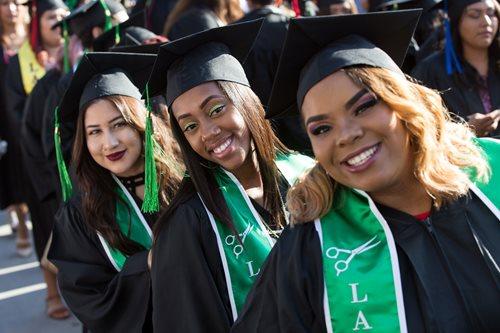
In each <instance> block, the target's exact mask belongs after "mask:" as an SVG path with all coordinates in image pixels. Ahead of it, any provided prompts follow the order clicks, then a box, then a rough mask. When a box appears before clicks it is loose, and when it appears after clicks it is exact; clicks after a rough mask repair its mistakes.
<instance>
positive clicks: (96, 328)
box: [48, 53, 182, 332]
mask: <svg viewBox="0 0 500 333" xmlns="http://www.w3.org/2000/svg"><path fill="white" fill-rule="evenodd" d="M154 60H155V56H153V55H151V56H150V55H134V54H121V53H111V54H109V53H96V54H93V53H87V54H86V55H85V56H84V57H83V58H82V60H81V62H80V64H79V67H78V69H77V71H76V72H75V74H74V76H73V79H72V81H71V83H70V86H69V88H68V90H67V91H66V94H65V96H64V98H63V100H62V102H61V112H60V113H61V115H60V117H61V124H57V125H56V126H57V128H58V129H59V128H61V129H63V133H61V134H63V135H62V137H63V138H65V139H64V140H63V141H64V142H63V144H65V145H67V144H68V142H67V138H70V137H72V136H73V135H72V133H67V131H66V130H65V129H68V128H75V125H76V133H75V135H74V144H73V153H72V161H71V162H72V163H71V165H72V167H73V168H74V170H75V173H76V180H77V182H75V188H76V191H75V192H76V193H75V194H74V195H73V196H71V198H69V199H68V201H67V202H66V203H65V204H64V206H63V207H62V208H61V209H60V210H59V212H58V216H57V222H56V225H55V228H54V232H53V239H52V246H51V248H50V252H49V255H48V258H49V260H51V261H52V262H53V263H54V265H55V266H56V267H57V268H58V270H59V275H58V281H59V286H60V289H61V293H62V295H63V296H64V298H65V300H66V302H67V304H68V306H69V307H70V309H71V310H72V311H73V313H75V315H76V316H77V317H78V319H80V320H81V321H82V322H83V323H84V325H85V326H86V327H88V328H89V329H90V330H92V332H124V331H126V332H150V331H151V330H152V328H151V320H150V316H151V306H150V275H149V269H148V264H147V262H148V255H149V253H150V251H149V250H150V248H151V246H152V231H151V230H152V229H153V226H154V224H155V222H156V218H157V214H156V212H153V213H151V212H149V213H143V212H141V210H140V208H139V207H141V204H142V203H143V201H145V193H151V192H148V186H149V184H145V179H146V178H147V172H146V174H145V154H144V152H145V144H144V142H146V141H147V140H146V136H147V133H146V132H147V131H146V128H147V127H148V126H147V121H149V120H147V119H150V120H151V121H152V125H153V128H154V130H155V131H154V134H152V135H153V137H154V140H155V143H156V146H155V150H154V152H153V163H154V167H155V168H156V171H157V176H156V179H155V180H156V181H157V183H158V185H159V189H160V191H159V193H158V196H159V198H158V199H159V202H160V208H162V209H164V208H166V206H167V205H168V204H169V202H170V200H171V199H172V197H173V193H174V192H175V191H176V190H177V186H178V184H179V183H180V180H181V177H182V167H181V164H180V163H179V162H178V158H177V154H178V149H177V146H176V145H175V143H174V142H173V140H172V139H171V136H170V134H169V130H168V125H167V123H166V122H165V120H164V119H165V115H160V114H158V115H156V114H151V118H149V117H146V116H147V115H148V111H147V109H146V107H145V105H144V103H143V102H142V101H141V94H140V92H139V87H140V88H141V89H143V88H144V86H145V82H146V76H147V74H148V73H149V70H150V69H151V67H152V65H153V62H154ZM61 125H62V126H61ZM56 142H58V138H56ZM60 157H62V156H60ZM58 163H59V165H60V167H61V168H60V171H61V175H62V176H61V181H62V183H63V184H65V183H67V181H68V179H67V178H65V177H67V174H65V168H64V163H63V161H61V160H59V161H58ZM146 171H147V170H146ZM66 185H68V184H66ZM66 193H67V192H66Z"/></svg>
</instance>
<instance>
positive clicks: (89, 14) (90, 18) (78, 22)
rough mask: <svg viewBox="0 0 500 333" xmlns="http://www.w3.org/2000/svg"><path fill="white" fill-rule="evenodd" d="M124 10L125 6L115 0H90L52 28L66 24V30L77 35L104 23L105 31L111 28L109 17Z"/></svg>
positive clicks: (79, 35)
mask: <svg viewBox="0 0 500 333" xmlns="http://www.w3.org/2000/svg"><path fill="white" fill-rule="evenodd" d="M125 10H126V9H125V7H123V6H122V5H121V4H120V3H119V2H117V1H115V0H91V1H90V2H87V3H85V4H83V5H81V6H79V7H77V8H75V9H74V10H73V11H71V13H70V14H69V15H68V16H66V17H65V18H64V19H63V20H62V21H61V22H58V23H56V24H55V25H54V26H53V28H55V27H57V26H61V25H63V24H66V25H67V27H68V32H69V33H70V34H76V35H77V36H78V37H81V36H82V35H83V34H84V33H85V32H86V31H88V30H89V29H92V28H93V27H96V26H102V25H104V30H105V31H107V30H109V29H111V28H112V22H111V17H112V16H113V15H114V14H116V13H119V12H121V11H125Z"/></svg>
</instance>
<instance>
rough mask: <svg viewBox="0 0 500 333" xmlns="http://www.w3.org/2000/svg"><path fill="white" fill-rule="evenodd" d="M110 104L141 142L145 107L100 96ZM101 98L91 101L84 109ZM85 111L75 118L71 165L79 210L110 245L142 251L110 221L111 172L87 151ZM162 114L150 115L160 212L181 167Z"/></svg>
mask: <svg viewBox="0 0 500 333" xmlns="http://www.w3.org/2000/svg"><path fill="white" fill-rule="evenodd" d="M102 99H105V100H107V101H109V102H111V103H112V104H113V105H114V106H115V107H116V108H117V109H118V110H119V111H120V113H121V114H122V116H123V118H124V119H125V121H126V122H127V124H128V125H129V126H130V127H132V128H133V129H135V130H136V131H137V132H139V134H140V136H141V139H142V140H144V131H145V128H146V108H145V107H144V104H143V103H142V102H141V101H139V100H136V99H135V98H132V97H128V96H119V95H115V96H108V97H103V98H102ZM99 100H101V99H97V100H95V101H93V102H91V103H90V104H89V105H88V106H87V108H88V107H89V106H90V105H92V104H93V103H96V102H97V101H99ZM87 108H86V109H87ZM86 109H85V110H83V111H81V112H80V113H79V115H78V121H77V128H76V136H75V142H74V145H73V154H72V156H73V157H72V164H73V165H74V166H75V169H76V176H77V181H78V186H79V188H80V190H81V193H82V208H83V215H84V220H85V222H86V223H87V225H88V226H89V227H90V228H91V229H92V230H95V231H97V232H99V233H100V234H101V235H102V236H103V237H104V239H106V241H107V242H108V243H109V244H110V246H112V247H114V248H116V249H118V250H120V251H121V252H123V253H125V254H127V255H130V254H133V253H135V252H137V251H140V250H142V248H141V246H140V245H139V244H137V243H135V242H134V241H132V240H130V239H128V238H127V237H125V236H124V235H123V234H122V232H121V231H120V228H119V226H118V224H117V223H115V222H114V220H115V217H114V212H115V209H114V207H115V202H116V200H118V197H117V195H116V194H115V191H116V183H115V182H114V180H113V179H112V177H111V173H110V172H109V171H108V170H106V169H105V168H103V167H101V166H100V165H98V164H97V162H95V161H94V159H93V158H92V156H91V155H90V152H89V151H88V148H87V144H86V136H85V126H84V119H85V111H86ZM165 118H166V117H165V115H155V114H152V121H153V128H154V135H155V139H156V142H157V143H158V146H159V147H161V149H159V150H155V155H154V157H155V162H156V168H157V172H158V173H157V175H158V176H157V177H158V185H159V188H160V205H161V208H162V209H164V208H166V206H167V205H168V203H169V202H170V200H171V199H172V197H173V195H174V193H175V191H176V189H177V187H178V186H179V183H180V181H181V179H182V174H183V168H182V164H181V163H180V162H179V159H178V156H179V149H178V146H177V144H176V143H175V142H174V140H173V139H172V136H171V134H170V130H169V125H168V123H167V122H166V120H165Z"/></svg>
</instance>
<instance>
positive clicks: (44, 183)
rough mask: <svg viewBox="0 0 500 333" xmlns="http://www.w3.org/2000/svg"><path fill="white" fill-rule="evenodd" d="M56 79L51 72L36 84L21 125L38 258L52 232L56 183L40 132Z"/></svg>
mask: <svg viewBox="0 0 500 333" xmlns="http://www.w3.org/2000/svg"><path fill="white" fill-rule="evenodd" d="M60 76H61V72H60V71H59V70H57V69H53V70H51V71H49V72H47V73H46V74H45V75H44V77H43V78H41V79H40V80H39V81H38V82H37V84H36V85H35V87H34V88H33V90H32V91H31V93H30V95H29V96H28V98H27V100H26V103H25V107H24V111H23V113H24V115H23V121H22V125H21V150H22V153H23V163H24V165H25V167H26V169H27V170H29V172H27V176H28V179H27V182H29V188H30V189H33V193H32V194H34V195H27V200H28V206H29V207H30V213H31V220H32V222H33V235H34V239H35V248H36V252H37V255H38V257H39V258H41V257H42V255H43V251H44V249H45V246H46V244H47V241H48V239H49V236H50V233H51V231H52V227H53V225H54V215H55V213H56V210H57V207H58V204H57V201H56V194H55V191H56V185H57V183H58V182H57V179H56V178H55V177H54V176H55V175H54V173H53V172H52V170H51V168H50V164H49V163H48V160H47V158H46V157H45V154H44V153H43V146H42V133H41V132H42V126H43V113H44V106H45V100H46V97H47V95H48V93H49V91H50V90H51V88H52V87H54V86H55V85H56V84H57V82H58V80H59V77H60Z"/></svg>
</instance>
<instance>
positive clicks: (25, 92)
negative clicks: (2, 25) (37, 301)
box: [5, 0, 69, 319]
mask: <svg viewBox="0 0 500 333" xmlns="http://www.w3.org/2000/svg"><path fill="white" fill-rule="evenodd" d="M29 6H30V11H31V14H32V20H31V24H30V38H29V40H27V41H26V42H25V43H24V44H23V45H22V46H21V48H20V49H19V53H18V54H17V55H16V56H14V57H12V58H11V60H10V62H9V65H8V67H7V72H6V78H5V99H6V112H7V115H8V126H9V128H10V129H11V130H12V131H15V132H16V136H17V137H16V140H12V141H10V142H9V150H10V152H11V153H13V155H12V156H15V157H16V159H17V162H16V163H15V164H13V165H11V167H12V170H11V172H10V173H9V178H11V179H12V184H11V185H10V186H12V187H13V188H14V189H15V191H16V192H17V193H18V196H19V197H16V200H17V201H18V202H26V203H27V205H28V208H29V211H30V215H31V220H32V222H33V236H34V241H35V250H36V254H37V257H38V259H39V260H41V259H42V257H43V251H44V249H45V244H46V241H47V237H46V234H47V230H46V229H45V226H47V225H51V224H52V222H51V219H50V218H48V216H47V214H46V209H47V207H46V205H45V204H43V203H41V201H42V200H45V199H47V194H48V192H49V193H50V188H51V186H50V184H49V185H48V187H47V188H43V186H44V185H47V183H43V181H44V180H43V179H38V178H37V176H38V175H39V174H38V173H37V171H38V170H39V169H38V168H39V167H41V166H40V165H35V166H33V165H28V164H26V160H25V159H24V156H23V154H24V149H23V145H22V136H21V131H22V127H23V119H24V116H25V111H24V107H25V102H26V99H27V98H28V96H29V95H30V93H31V92H32V90H33V87H34V86H35V85H36V83H37V81H38V80H39V79H41V78H42V77H43V76H44V75H45V73H46V72H47V71H49V70H50V69H52V68H54V67H55V66H57V65H58V60H59V59H60V55H61V53H62V52H61V51H62V44H63V39H62V38H61V33H60V32H59V31H58V30H52V26H53V25H54V24H55V23H56V22H57V21H60V20H61V19H62V18H63V17H64V16H66V15H67V14H68V9H67V7H66V5H65V4H64V2H63V1H62V0H34V1H31V2H29ZM12 156H11V157H12ZM33 168H34V169H33ZM32 176H33V177H32ZM41 183H43V185H42V187H40V186H38V185H40V184H41ZM48 219H49V220H50V222H49V220H48ZM48 233H50V229H49V230H48ZM42 270H43V272H44V279H45V282H46V283H47V298H46V302H47V304H46V305H47V315H48V316H49V317H51V318H54V319H63V318H66V317H68V316H69V312H68V310H67V309H66V307H65V306H64V305H63V304H62V302H61V299H60V296H59V292H58V291H57V286H56V283H55V278H54V276H52V275H51V274H50V273H49V272H47V271H46V270H45V269H42Z"/></svg>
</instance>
